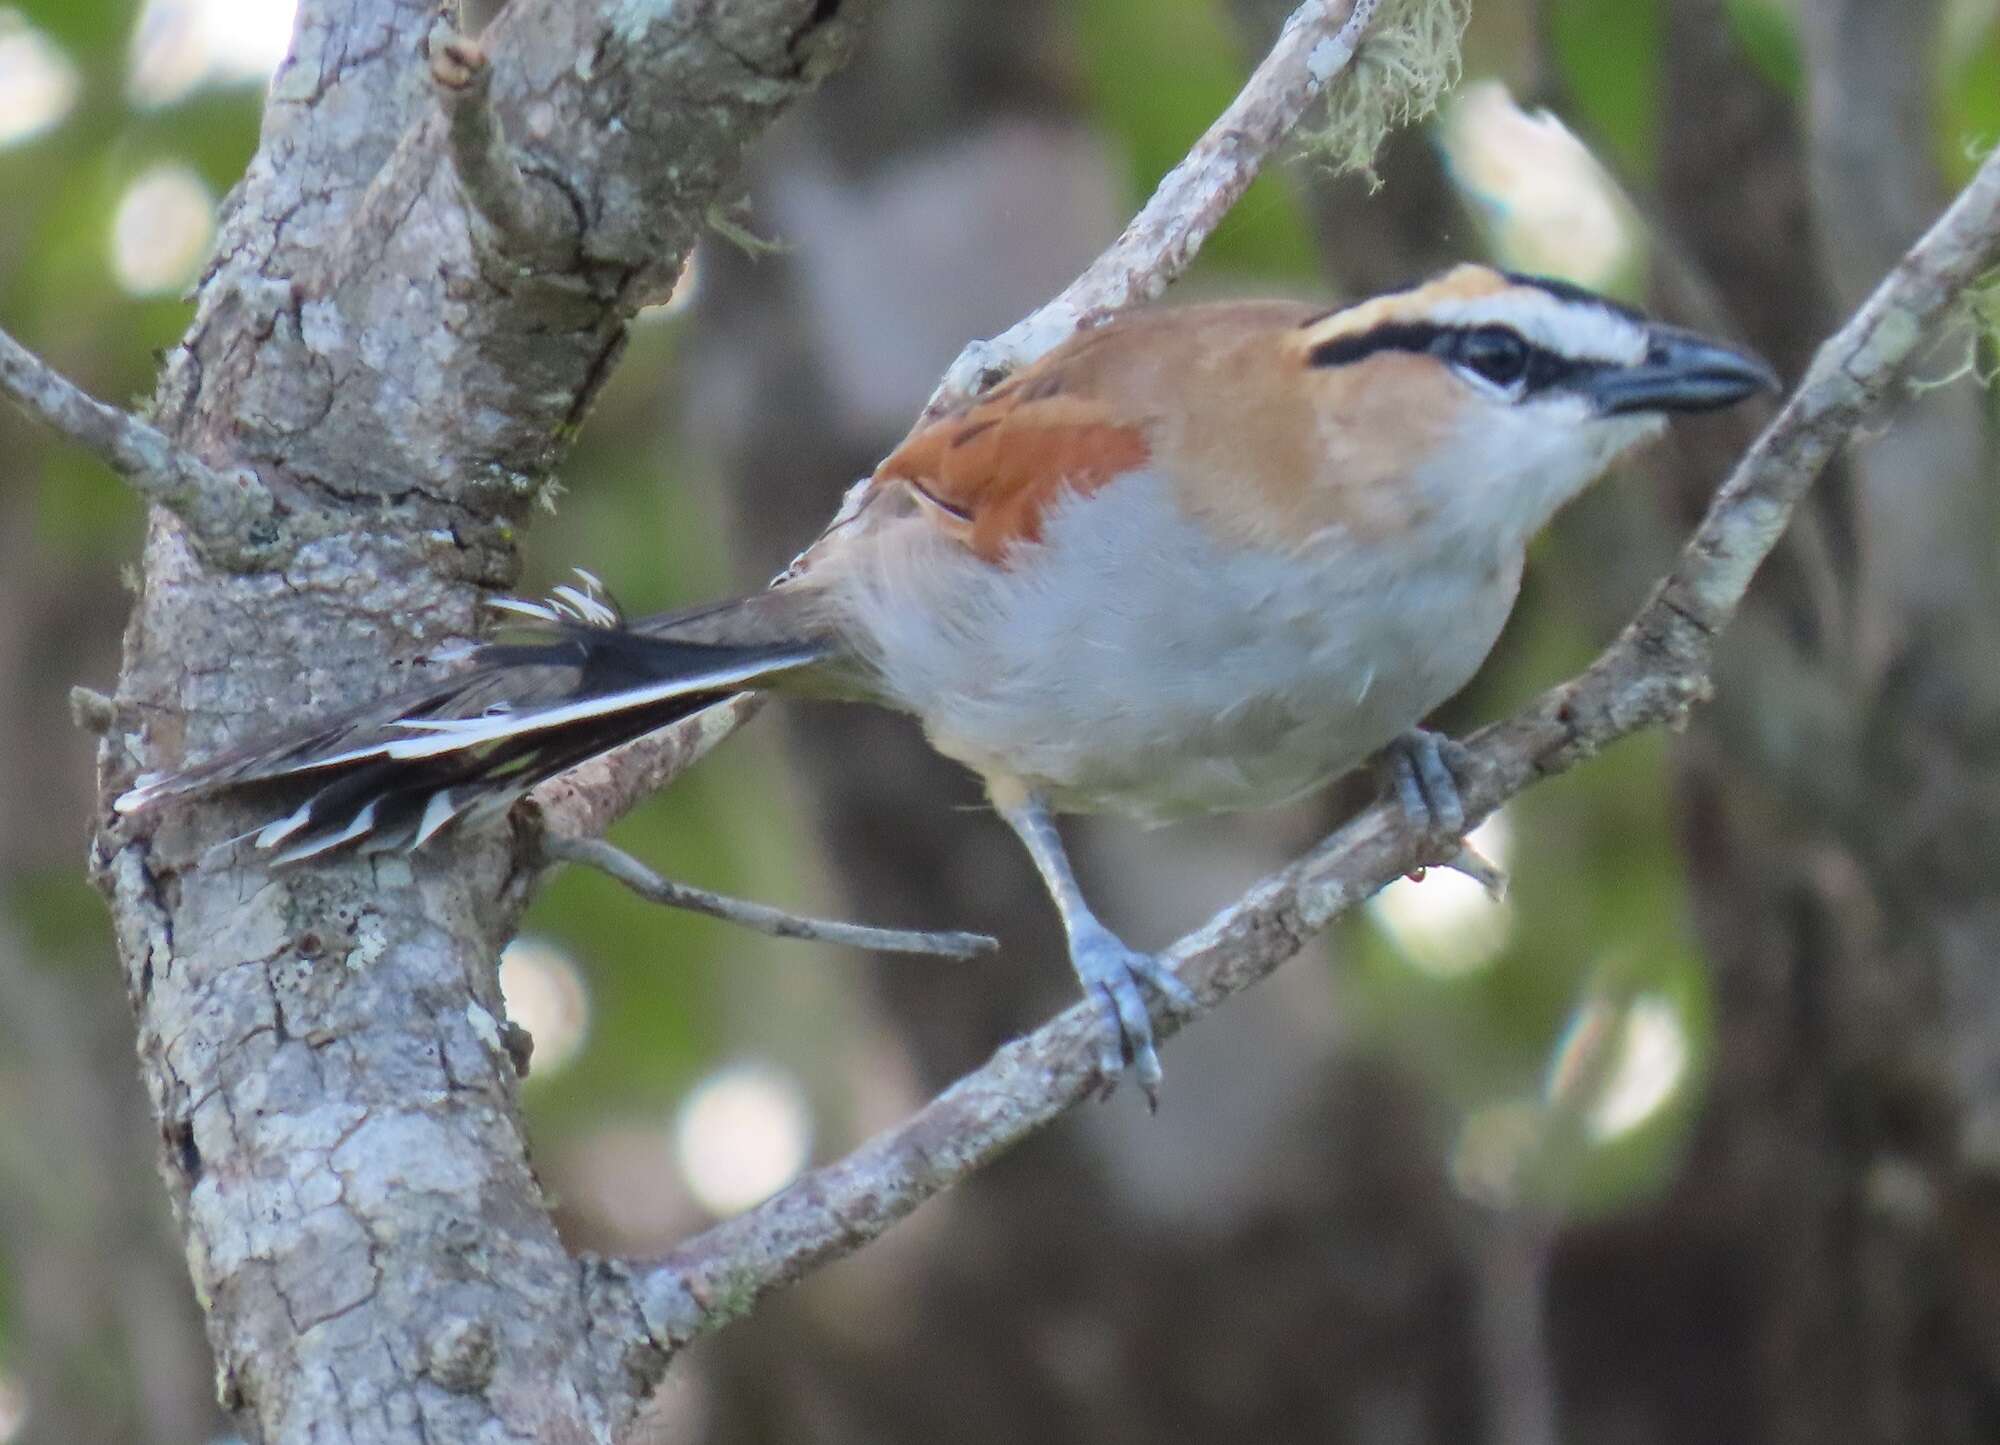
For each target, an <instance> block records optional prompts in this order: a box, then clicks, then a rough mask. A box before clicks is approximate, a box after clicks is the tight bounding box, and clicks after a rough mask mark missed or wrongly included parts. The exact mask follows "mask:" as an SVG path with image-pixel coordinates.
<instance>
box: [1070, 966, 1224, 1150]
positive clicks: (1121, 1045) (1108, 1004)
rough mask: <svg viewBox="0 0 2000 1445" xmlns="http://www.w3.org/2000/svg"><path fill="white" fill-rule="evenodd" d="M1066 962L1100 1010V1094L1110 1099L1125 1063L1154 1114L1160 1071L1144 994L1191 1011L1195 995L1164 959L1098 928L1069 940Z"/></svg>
mask: <svg viewBox="0 0 2000 1445" xmlns="http://www.w3.org/2000/svg"><path fill="white" fill-rule="evenodd" d="M1070 961H1071V963H1072V964H1073V965H1074V967H1075V969H1076V975H1077V977H1078V978H1079V979H1081V980H1082V981H1083V986H1084V992H1085V993H1086V994H1088V995H1090V996H1091V997H1093V998H1095V999H1097V1000H1098V1001H1099V1004H1100V1009H1099V1013H1100V1015H1101V1019H1102V1022H1101V1024H1100V1029H1099V1037H1098V1045H1097V1057H1098V1069H1099V1071H1100V1072H1101V1073H1102V1074H1103V1075H1104V1081H1105V1089H1104V1091H1105V1093H1106V1094H1107V1095H1109V1094H1110V1093H1111V1091H1112V1090H1113V1089H1114V1088H1115V1087H1116V1086H1117V1082H1118V1078H1119V1075H1121V1074H1122V1073H1123V1072H1124V1071H1125V1068H1126V1065H1127V1063H1128V1062H1129V1063H1130V1066H1131V1069H1132V1072H1133V1074H1134V1076H1135V1077H1136V1078H1137V1079H1138V1081H1139V1087H1140V1088H1141V1089H1143V1090H1144V1091H1145V1094H1146V1102H1147V1103H1148V1104H1150V1105H1151V1106H1152V1107H1153V1108H1154V1109H1155V1110H1157V1109H1158V1108H1159V1107H1160V1081H1161V1079H1162V1078H1163V1077H1165V1071H1164V1070H1163V1069H1162V1068H1161V1067H1160V1054H1159V1049H1158V1048H1157V1046H1156V1045H1155V1043H1154V1040H1153V1017H1152V1011H1151V1010H1150V1009H1149V1008H1148V1006H1147V1003H1146V995H1145V988H1147V987H1150V988H1152V989H1153V990H1154V991H1155V992H1156V993H1158V994H1159V995H1160V996H1161V997H1162V998H1164V999H1166V1000H1167V1002H1168V1004H1169V1005H1170V1006H1172V1007H1173V1008H1175V1009H1178V1010H1191V1009H1193V1008H1194V1007H1195V996H1194V990H1193V989H1191V988H1189V987H1188V986H1187V985H1186V984H1185V983H1183V982H1182V981H1181V978H1180V976H1179V975H1178V974H1176V973H1175V972H1174V970H1173V965H1172V964H1171V963H1169V962H1168V961H1167V960H1166V959H1164V958H1161V957H1160V956H1159V955H1157V954H1151V953H1141V952H1139V951H1138V950H1137V949H1134V948H1128V947H1127V946H1126V945H1125V944H1124V943H1123V942H1122V941H1120V940H1119V939H1118V938H1117V937H1116V936H1115V935H1113V934H1112V933H1110V932H1109V931H1108V930H1105V929H1101V928H1100V929H1093V930H1088V931H1083V932H1080V933H1079V934H1078V936H1077V937H1075V938H1073V939H1072V940H1071V943H1070Z"/></svg>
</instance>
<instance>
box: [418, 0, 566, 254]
mask: <svg viewBox="0 0 2000 1445" xmlns="http://www.w3.org/2000/svg"><path fill="white" fill-rule="evenodd" d="M430 61H431V81H432V83H433V84H435V85H436V87H437V93H438V101H439V104H441V105H442V106H443V107H444V114H445V147H446V153H447V154H448V155H449V156H450V157H451V165H452V170H453V171H454V172H456V174H457V176H458V184H459V188H460V189H461V190H462V191H463V192H464V193H465V198H466V200H467V202H468V203H469V204H470V207H471V209H472V211H473V213H474V214H476V215H477V216H478V217H479V218H480V219H481V220H483V221H485V222H486V224H487V225H488V226H490V227H492V229H493V232H494V234H495V237H496V239H497V240H498V241H499V243H500V245H501V247H502V248H503V249H504V250H506V251H507V252H509V253H510V254H513V255H515V256H517V257H519V258H520V259H521V260H522V261H524V262H527V263H530V264H534V263H540V264H544V265H550V266H554V265H560V264H561V263H562V262H563V261H565V260H566V259H569V258H571V257H573V256H574V255H575V254H576V250H577V246H578V243H579V242H580V241H581V239H582V238H581V237H580V236H579V235H578V233H577V225H576V215H575V213H574V212H573V211H572V210H571V209H570V208H569V206H568V205H567V204H566V203H564V202H563V201H562V200H561V198H560V196H559V195H558V193H556V192H555V191H554V190H553V189H552V188H548V187H546V186H545V187H544V189H543V190H541V191H537V190H536V189H535V188H534V187H533V186H531V185H530V184H529V182H528V178H527V176H525V175H523V174H522V172H521V167H520V166H519V164H517V163H516V161H515V159H514V157H513V155H512V153H511V152H510V151H509V150H508V147H507V136H506V132H505V131H504V129H503V128H502V127H501V124H500V117H499V116H498V115H496V114H495V113H494V110H493V104H492V91H493V67H492V66H491V65H490V64H489V63H488V61H487V58H486V51H485V48H484V47H482V46H481V45H480V43H479V42H478V41H476V40H473V39H471V38H470V37H468V36H464V35H460V34H458V33H457V32H456V31H453V30H452V29H451V28H450V27H449V26H446V25H444V24H443V23H442V22H440V23H439V25H438V26H437V27H436V28H434V29H433V30H432V32H431V37H430Z"/></svg>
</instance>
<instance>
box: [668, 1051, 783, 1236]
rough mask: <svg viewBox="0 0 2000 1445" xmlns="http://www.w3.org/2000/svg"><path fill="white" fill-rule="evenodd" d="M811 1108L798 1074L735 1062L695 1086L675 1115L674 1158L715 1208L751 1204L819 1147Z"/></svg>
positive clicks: (722, 1211) (721, 1211) (691, 1186)
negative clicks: (815, 1145)
mask: <svg viewBox="0 0 2000 1445" xmlns="http://www.w3.org/2000/svg"><path fill="white" fill-rule="evenodd" d="M812 1127H813V1126H812V1109H811V1106H810V1105H809V1104H808V1103H807V1101H806V1095H805V1090H804V1089H802V1088H800V1087H799V1082H798V1080H797V1079H795V1078H793V1077H792V1075H790V1074H788V1073H786V1072H785V1071H783V1070H782V1069H777V1068H774V1067H772V1066H771V1065H769V1064H761V1063H743V1064H731V1065H729V1066H728V1067H727V1068H724V1069H721V1070H718V1071H717V1072H715V1073H713V1074H710V1075H709V1076H708V1077H707V1078H706V1079H704V1080H702V1081H701V1083H699V1084H698V1085H696V1086H695V1089H694V1092H692V1093H691V1094H689V1095H688V1096H687V1099H686V1100H685V1101H684V1102H683V1103H682V1104H681V1107H680V1112H679V1114H678V1116H677V1117H676V1118H675V1120H674V1157H675V1160H676V1162H677V1163H678V1164H679V1165H680V1169H681V1174H682V1176H683V1177H684V1178H685V1179H686V1180H687V1186H688V1192H689V1193H691V1194H693V1195H694V1197H695V1198H696V1199H697V1200H698V1201H700V1203H701V1205H702V1207H703V1208H704V1209H706V1210H708V1211H709V1212H710V1213H711V1214H716V1215H729V1214H735V1213H738V1212H739V1211H741V1210H744V1209H748V1208H749V1207H750V1206H751V1205H753V1204H755V1203H757V1202H758V1201H759V1200H761V1199H765V1198H768V1197H769V1196H770V1195H772V1194H775V1193H776V1192H777V1191H778V1190H780V1189H782V1188H784V1187H785V1186H786V1185H787V1184H789V1183H791V1182H792V1180H794V1179H796V1178H797V1177H798V1175H799V1171H800V1170H802V1169H804V1168H805V1166H806V1161H807V1159H809V1158H810V1157H811V1154H812Z"/></svg>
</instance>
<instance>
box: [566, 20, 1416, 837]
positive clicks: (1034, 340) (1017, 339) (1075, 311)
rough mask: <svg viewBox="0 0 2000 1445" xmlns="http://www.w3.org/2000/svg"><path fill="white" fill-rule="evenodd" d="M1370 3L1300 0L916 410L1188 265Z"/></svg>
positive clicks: (632, 771) (611, 798)
mask: <svg viewBox="0 0 2000 1445" xmlns="http://www.w3.org/2000/svg"><path fill="white" fill-rule="evenodd" d="M1379 7H1380V0H1307V3H1305V4H1303V5H1301V6H1299V8H1298V9H1297V10H1295V11H1293V12H1292V14H1291V18H1290V19H1288V20H1286V22H1285V26H1284V29H1283V30H1282V31H1281V32H1280V34H1279V36H1278V40H1277V43H1276V44H1275V45H1273V46H1272V47H1271V51H1270V53H1269V54H1268V55H1266V56H1265V57H1264V60H1263V63H1262V64H1260V65H1259V66H1258V67H1257V68H1256V70H1254V71H1252V72H1251V75H1250V78H1249V79H1248V80H1247V81H1245V82H1244V83H1243V88H1242V90H1240V91H1239V92H1237V95H1236V99H1235V100H1233V101H1231V102H1230V104H1229V107H1228V108H1227V109H1226V110H1224V111H1223V112H1222V114H1221V115H1220V116H1219V117H1217V118H1216V121H1215V123H1214V124H1213V125H1211V126H1210V127H1209V128H1208V129H1207V130H1206V131H1205V132H1203V134H1202V136H1201V138H1200V139H1199V140H1197V141H1196V142H1195V143H1194V146H1193V147H1192V148H1191V149H1190V150H1189V151H1188V153H1187V155H1186V156H1185V157H1184V158H1183V159H1182V161H1181V163H1180V164H1179V165H1177V166H1175V167H1174V168H1173V169H1172V170H1171V171H1169V172H1168V173H1167V175H1166V177H1165V178H1164V179H1163V180H1161V182H1160V184H1159V186H1158V187H1157V188H1155V190H1154V192H1153V196H1152V199H1151V200H1149V201H1147V202H1146V204H1145V205H1144V206H1143V207H1142V208H1141V209H1140V211H1139V214H1138V215H1136V216H1135V217H1133V219H1132V222H1131V224H1130V225H1128V226H1126V228H1125V230H1124V232H1123V233H1122V234H1121V235H1120V236H1119V237H1118V239H1117V240H1116V241H1114V242H1112V244H1111V245H1110V247H1109V248H1108V249H1107V250H1105V252H1104V253H1103V254H1102V255H1100V256H1099V257H1098V258H1097V259H1096V260H1095V261H1093V262H1091V263H1090V265H1089V266H1088V267H1086V268H1085V269H1084V271H1083V273H1082V274H1081V275H1079V276H1078V277H1077V278H1076V279H1075V280H1074V281H1072V282H1070V284H1069V285H1068V286H1066V287H1065V288H1063V291H1062V293H1061V294H1060V295H1058V296H1057V297H1056V298H1055V299H1054V300H1052V301H1049V302H1047V303H1045V304H1044V305H1042V306H1041V307H1039V308H1037V309H1036V310H1035V311H1034V312H1033V313H1031V314H1030V315H1028V316H1026V317H1024V318H1023V319H1022V320H1020V321H1017V322H1016V323H1015V324H1014V325H1013V326H1011V327H1009V328H1008V329H1007V330H1006V331H1004V332H1002V333H1001V334H1000V335H999V336H996V337H994V338H993V339H992V340H990V341H975V342H973V343H972V344H971V345H969V346H967V347H966V348H965V350H964V351H962V352H960V353H959V356H958V359H957V360H956V361H954V362H953V363H952V364H951V366H950V367H949V368H948V369H947V370H946V372H945V374H944V379H943V380H942V381H941V382H939V383H938V388H937V390H936V391H935V392H933V393H932V395H931V399H930V401H929V402H928V403H927V404H926V406H925V408H924V414H925V415H926V416H930V415H934V414H936V413H937V412H939V411H941V410H944V409H946V408H948V407H949V406H950V405H951V404H952V402H953V401H954V400H956V399H958V398H961V397H963V396H966V395H969V394H971V393H974V392H977V391H979V390H981V389H983V388H984V387H987V386H990V385H992V384H993V383H995V382H997V381H998V380H999V379H1000V378H1001V377H1002V376H1004V375H1006V374H1007V373H1008V372H1009V371H1011V370H1013V369H1014V368H1016V367H1019V366H1022V365H1024V364H1026V363H1027V362H1029V361H1032V360H1034V359H1035V358H1036V357H1038V356H1040V355H1042V354H1043V353H1044V352H1047V351H1049V350H1050V349H1052V348H1053V347H1055V346H1058V345H1060V344H1061V343H1062V342H1063V341H1064V340H1066V339H1067V338H1068V337H1070V336H1071V335H1073V334H1074V333H1075V332H1077V331H1078V330H1080V329H1081V328H1083V327H1085V326H1090V325H1095V324H1097V323H1099V322H1101V321H1103V320H1104V319H1105V318H1106V317H1108V316H1110V315H1111V314H1112V313H1114V312H1116V311H1118V310H1120V309H1121V308H1123V307H1126V306H1129V305H1131V304H1133V303H1134V302H1136V301H1142V300H1147V301H1150V300H1157V299H1158V298H1159V297H1160V295H1161V294H1162V293H1164V292H1165V291H1166V289H1167V287H1168V286H1169V285H1170V284H1172V283H1173V282H1174V281H1175V280H1176V279H1178V277H1179V276H1180V274H1181V273H1182V272H1183V271H1185V270H1186V269H1187V268H1188V266H1189V265H1191V264H1192V263H1193V261H1194V258H1195V255H1196V253H1197V252H1199V251H1200V250H1201V248H1202V245H1203V243H1204V242H1206V241H1207V240H1208V237H1209V233H1210V232H1212V231H1213V230H1214V229H1215V226H1216V223H1217V222H1218V221H1220V220H1221V219H1222V216H1223V214H1224V213H1225V212H1227V211H1228V209H1229V208H1230V207H1231V206H1232V205H1234V204H1235V203H1236V201H1237V200H1238V199H1239V198H1240V197H1241V196H1242V195H1243V193H1244V192H1245V191H1247V190H1249V189H1250V183H1251V182H1252V181H1254V180H1256V178H1257V174H1258V172H1259V171H1260V170H1262V168H1263V165H1264V162H1265V160H1266V159H1268V158H1269V156H1270V154H1271V152H1272V151H1273V150H1275V149H1276V148H1277V146H1278V143H1279V142H1280V141H1282V140H1283V139H1284V138H1285V137H1286V136H1287V135H1288V134H1289V133H1290V132H1291V130H1292V128H1293V127H1294V126H1296V125H1297V124H1298V123H1299V120H1300V118H1301V117H1302V116H1304V115H1305V113H1306V111H1307V110H1308V109H1310V108H1311V106H1312V104H1313V102H1314V101H1315V100H1317V99H1319V98H1320V96H1322V95H1323V94H1325V92H1326V89H1327V87H1328V85H1330V84H1331V83H1332V82H1333V81H1334V79H1335V78H1336V77H1338V76H1339V75H1340V74H1341V73H1342V72H1344V71H1345V70H1346V69H1347V68H1348V66H1349V65H1350V64H1351V63H1352V62H1353V60H1354V56H1355V52H1356V51H1357V50H1358V49H1359V48H1360V44H1361V39H1362V37H1363V35H1364V34H1365V33H1366V32H1367V29H1368V26H1369V23H1370V22H1371V21H1372V20H1373V19H1374V17H1375V14H1376V11H1377V10H1378V8H1379ZM857 495H858V489H857V490H856V491H850V492H849V497H850V498H852V497H854V496H857ZM844 505H845V504H843V506H844ZM726 706H729V707H732V708H735V709H737V710H738V711H737V713H736V714H733V715H718V714H717V712H716V710H715V709H710V710H709V711H708V712H705V713H702V714H700V715H698V716H697V717H696V718H692V719H689V720H688V721H687V722H684V723H679V724H676V725H675V726H673V727H670V728H666V729H663V730H662V731H660V732H657V733H654V734H652V735H651V736H649V737H644V738H641V739H639V740H638V741H637V742H633V743H628V744H627V745H626V746H625V747H624V748H622V749H620V753H621V754H623V755H624V756H625V762H624V764H623V766H622V768H621V774H620V776H618V777H616V778H612V777H606V776H603V775H602V774H600V775H598V776H596V777H591V778H588V779H586V778H583V777H582V776H581V775H582V774H583V772H584V770H582V769H579V770H578V772H577V773H575V774H571V775H570V777H571V779H574V780H575V781H573V782H570V783H568V784H567V796H568V797H569V798H570V799H571V802H570V804H569V806H570V807H572V808H574V809H576V810H577V811H580V812H588V813H589V814H590V816H591V819H592V821H591V822H590V823H589V824H588V825H586V826H585V827H582V828H572V829H566V830H565V831H574V832H585V831H588V832H594V833H595V832H602V831H603V830H604V829H606V828H608V827H610V826H611V824H612V823H614V822H616V821H617V820H618V819H619V818H621V817H623V816H624V815H625V814H626V813H627V812H629V811H630V810H631V809H632V808H633V807H634V806H635V805H637V804H638V803H639V802H641V801H642V800H643V799H645V798H646V797H647V796H649V795H650V794H651V793H652V792H653V791H654V790H656V789H659V788H663V787H665V786H666V785H667V784H669V783H671V782H672V781H673V780H674V779H675V778H677V777H679V776H680V775H681V773H682V772H684V771H685V770H686V769H687V768H688V767H689V766H691V765H692V764H693V763H694V762H695V761H696V760H697V759H698V758H700V757H702V756H703V755H705V754H706V753H707V752H708V750H709V749H710V748H712V747H714V746H715V745H716V744H717V743H719V742H721V741H722V740H723V739H724V738H726V737H728V736H729V735H730V733H732V732H734V731H735V730H736V728H738V727H740V726H741V725H742V724H743V722H744V721H747V719H748V717H749V714H750V712H751V711H752V710H753V709H752V707H751V705H749V704H747V703H746V702H745V700H744V699H740V698H739V699H733V700H732V701H731V702H730V703H729V704H726ZM689 735H698V739H699V740H698V741H696V740H694V738H693V737H691V736H689ZM550 786H555V785H550ZM538 796H540V794H538Z"/></svg>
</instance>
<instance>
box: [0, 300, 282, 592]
mask: <svg viewBox="0 0 2000 1445" xmlns="http://www.w3.org/2000/svg"><path fill="white" fill-rule="evenodd" d="M0 393H5V395H6V396H8V397H9V398H10V399H11V400H12V401H13V402H14V403H15V405H17V406H19V407H20V408H21V410H22V411H24V412H26V413H27V414H28V415H29V416H31V417H34V418H35V419H36V420H37V421H40V422H43V423H45V424H46V425H48V426H49V427H51V428H53V429H54V430H56V431H58V432H60V433H62V434H63V435H64V436H66V437H68V438H69V439H70V440H71V441H73V442H75V443H76V444H77V445H79V446H81V447H83V448H84V449H85V450H87V451H90V452H94V453H95V454H96V455H97V456H98V458H99V459H101V460H102V461H103V462H104V463H105V465H107V466H109V467H110V468H111V470H112V471H114V472H116V473H118V475H119V476H121V477H123V478H124V479H125V480H126V481H127V482H130V483H131V484H132V489H133V490H134V491H136V492H137V493H139V495H140V496H142V497H144V498H145V499H146V500H147V501H149V502H156V503H158V504H159V505H160V506H163V507H165V508H167V509H168V510H169V511H172V512H174V513H176V514H177V515H179V516H180V518H181V520H183V521H184V522H186V523H187V524H188V525H189V526H190V527H192V528H193V529H194V532H195V535H196V536H198V537H200V538H201V539H202V541H203V542H204V543H206V544H209V545H211V546H218V545H219V546H221V547H222V548H224V549H225V550H226V552H227V553H229V554H230V555H240V554H243V553H246V552H249V551H251V550H254V547H255V544H256V542H257V538H258V534H260V533H261V532H262V531H264V530H265V529H266V528H267V527H268V526H269V524H270V520H271V516H272V511H273V504H272V501H271V494H270V493H269V492H268V491H266V490H265V489H264V484H263V483H262V482H260V481H258V480H257V478H256V476H255V474H253V473H252V472H250V471H248V470H241V471H236V472H231V473H224V472H218V471H215V470H214V469H212V468H210V467H209V466H207V465H206V464H205V463H203V462H202V461H200V460H199V459H198V458H196V457H194V456H192V455H190V454H189V453H188V452H186V451H183V450H182V449H181V448H180V447H178V446H176V445H175V444H174V443H173V442H172V441H170V440H169V439H168V438H167V436H166V434H165V433H163V432H160V431H158V430H156V429H155V428H153V427H151V426H149V425H148V424H147V423H145V422H143V421H141V420H139V418H138V417H136V416H133V415H132V414H131V413H130V412H127V411H120V410H119V409H118V408H117V407H115V406H106V405H105V404H104V403H103V402H101V401H98V400H97V399H95V398H94V397H92V396H90V395H89V394H88V393H86V392H85V391H83V389H82V388H80V387H78V386H77V385H76V384H75V383H74V382H72V381H70V380H69V379H68V378H66V377H64V376H63V375H61V374H60V373H59V372H57V371H56V369H55V368H54V367H52V366H50V365H49V364H48V363H47V362H46V361H43V360H42V359H41V358H40V357H39V356H36V355H35V354H34V353H33V352H32V351H29V350H28V349H27V348H26V347H25V346H23V345H21V343H20V342H18V341H16V340H15V339H14V338H13V337H11V336H9V335H8V334H7V333H6V332H4V331H0Z"/></svg>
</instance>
